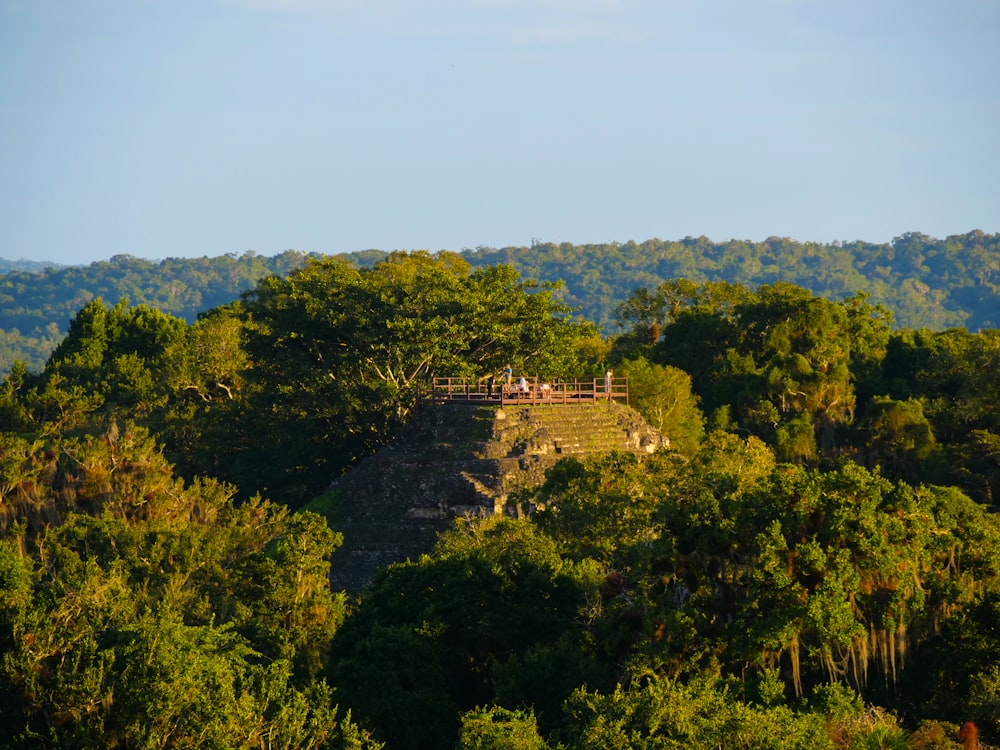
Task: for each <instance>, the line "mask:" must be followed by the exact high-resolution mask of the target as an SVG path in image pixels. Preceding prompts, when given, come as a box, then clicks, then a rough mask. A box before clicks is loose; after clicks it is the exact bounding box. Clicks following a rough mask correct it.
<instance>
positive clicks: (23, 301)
mask: <svg viewBox="0 0 1000 750" xmlns="http://www.w3.org/2000/svg"><path fill="white" fill-rule="evenodd" d="M307 257H308V256H307V255H306V254H304V253H300V252H297V251H294V250H289V251H287V252H284V253H281V254H279V255H276V256H273V257H266V256H262V255H257V254H256V253H253V252H249V253H244V254H242V255H236V254H227V255H221V256H217V257H211V258H209V257H203V258H168V259H166V260H163V261H150V260H144V259H142V258H136V257H134V256H131V255H116V256H114V257H112V258H111V259H110V260H107V261H101V262H99V263H91V264H90V265H86V266H51V265H47V264H46V265H45V267H43V268H36V269H33V270H23V268H22V270H8V271H6V272H5V273H2V274H0V371H6V370H7V369H9V368H10V366H11V364H12V363H13V362H14V361H15V360H20V361H22V362H25V363H26V364H27V365H28V366H29V368H30V369H35V370H37V369H40V368H41V367H42V365H44V363H45V360H46V358H47V357H48V355H49V354H50V353H51V352H52V349H53V348H54V347H55V345H56V344H57V343H58V342H59V341H60V340H61V338H62V337H63V335H65V333H66V330H67V326H68V325H69V321H70V319H71V318H72V317H73V315H74V314H75V313H76V312H77V311H78V310H79V309H80V308H82V307H83V306H84V305H86V304H87V303H88V302H90V301H91V300H93V299H96V298H98V297H101V298H103V299H104V300H106V301H107V302H109V303H110V304H115V303H117V302H118V301H119V300H120V299H122V298H125V299H127V300H128V301H129V302H130V303H131V304H134V305H140V304H141V305H147V306H149V307H153V308H156V309H159V310H162V311H163V312H166V313H170V314H171V315H176V316H177V317H179V318H184V319H185V320H187V321H188V322H189V323H190V322H193V321H194V320H195V318H196V317H197V316H198V313H200V312H204V311H206V310H210V309H212V308H214V307H218V306H219V305H224V304H227V303H229V302H232V301H233V300H234V299H236V298H237V297H239V296H240V294H241V293H242V292H244V291H246V290H247V289H249V288H251V287H252V286H253V285H254V284H256V283H257V281H258V280H259V279H261V278H263V277H265V276H268V275H270V274H278V275H279V276H285V275H287V274H288V272H289V271H291V270H293V269H295V268H299V267H301V266H302V265H303V264H304V263H305V260H306V258H307ZM5 263H7V262H6V261H5ZM12 265H14V266H16V267H19V268H20V267H22V265H23V261H18V262H17V263H14V264H12Z"/></svg>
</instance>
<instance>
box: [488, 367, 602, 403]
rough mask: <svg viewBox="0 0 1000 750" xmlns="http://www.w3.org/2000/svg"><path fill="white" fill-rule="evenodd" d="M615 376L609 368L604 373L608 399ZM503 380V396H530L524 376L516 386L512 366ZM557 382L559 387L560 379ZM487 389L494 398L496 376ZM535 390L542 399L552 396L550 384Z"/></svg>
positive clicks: (543, 384) (491, 378)
mask: <svg viewBox="0 0 1000 750" xmlns="http://www.w3.org/2000/svg"><path fill="white" fill-rule="evenodd" d="M614 375H615V373H614V371H613V370H612V369H611V368H608V370H607V372H605V373H604V392H605V393H606V394H607V395H608V398H610V397H611V386H612V383H613V381H614ZM501 378H502V382H501V385H500V388H501V391H500V393H501V394H506V395H518V396H521V395H522V394H523V395H528V394H530V393H531V390H532V386H531V384H530V383H529V382H528V379H527V378H526V377H525V376H524V375H521V376H520V377H519V378H518V380H517V385H516V386H515V385H514V370H513V368H512V367H511V366H510V365H507V366H506V367H504V368H503V373H502V375H501ZM556 380H557V385H558V378H557V379H556ZM480 382H482V381H480ZM486 387H487V393H488V395H489V397H490V398H493V394H494V392H495V389H496V375H492V374H491V375H490V376H489V377H488V378H487V379H486ZM535 390H536V393H537V395H538V396H540V397H542V398H549V397H550V396H551V395H552V386H551V385H550V384H549V383H539V384H538V385H536V386H535Z"/></svg>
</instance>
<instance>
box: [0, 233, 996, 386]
mask: <svg viewBox="0 0 1000 750" xmlns="http://www.w3.org/2000/svg"><path fill="white" fill-rule="evenodd" d="M459 254H460V255H461V256H462V257H463V258H464V259H465V260H466V261H467V262H468V263H469V264H470V265H472V266H473V267H475V268H480V267H484V266H492V265H498V264H507V265H510V266H512V267H513V268H514V269H516V270H517V271H518V272H519V273H520V274H521V276H522V277H523V278H525V279H535V280H537V281H549V282H555V281H561V282H562V284H563V286H562V287H561V289H560V291H559V296H560V299H561V300H562V301H563V302H564V303H566V304H567V305H569V306H570V307H573V308H577V309H578V310H579V312H580V314H581V315H583V317H585V318H586V319H587V320H590V321H592V322H594V323H596V324H597V326H598V327H599V328H601V329H602V330H603V331H604V333H605V334H606V335H608V334H612V333H614V332H616V330H617V329H616V328H615V327H614V326H615V309H616V308H617V306H618V305H619V303H620V302H621V301H622V300H623V299H624V298H625V297H626V296H627V295H629V294H631V293H632V292H633V291H634V290H635V289H637V288H656V287H657V286H659V285H660V284H663V283H665V282H668V281H671V280H674V279H688V280H691V281H693V282H695V283H705V282H716V281H722V282H728V283H734V284H740V285H744V286H749V287H758V286H761V285H765V284H773V283H775V282H778V281H782V282H786V283H790V284H794V285H796V286H801V287H803V288H805V289H809V290H810V291H812V292H813V294H815V295H816V296H819V297H825V298H827V299H830V300H835V301H836V300H840V299H843V298H844V297H846V296H851V295H854V294H856V293H864V294H867V295H868V296H869V298H870V299H871V301H872V303H873V304H879V305H882V306H884V307H885V308H887V309H889V310H892V311H893V316H894V324H895V325H896V326H897V327H900V328H912V329H923V328H926V329H929V330H933V331H940V330H944V329H947V328H955V327H964V328H966V329H968V330H970V331H978V330H982V329H987V328H997V327H1000V319H998V312H997V311H998V310H1000V235H997V234H989V233H984V232H982V231H979V230H975V231H971V232H968V233H966V234H962V235H952V236H949V237H946V238H944V239H936V238H933V237H929V236H927V235H925V234H921V233H919V232H907V233H905V234H903V235H901V236H899V237H896V238H895V239H894V240H893V241H892V242H891V243H871V242H863V241H854V242H832V243H819V242H800V241H797V240H794V239H790V238H787V237H769V238H767V239H766V240H763V241H760V242H753V241H749V240H735V239H733V240H728V241H724V242H713V241H712V240H710V239H708V238H707V237H685V238H684V239H680V240H660V239H649V240H646V241H644V242H635V241H629V242H624V243H620V242H611V243H603V244H587V245H574V244H571V243H566V242H564V243H547V242H536V243H534V244H532V245H531V246H530V247H505V248H490V247H479V248H476V249H466V250H463V251H461V252H460V253H459ZM388 255H389V253H388V252H383V251H379V250H364V251H359V252H353V253H341V254H338V255H337V257H342V258H345V259H347V260H348V261H349V262H350V263H351V264H353V265H356V266H359V267H364V266H371V265H372V264H373V263H375V262H377V261H379V260H382V259H384V258H385V257H387V256H388ZM314 257H319V256H318V255H317V254H304V253H300V252H296V251H291V250H289V251H287V252H285V253H281V254H279V255H276V256H274V257H273V258H272V257H264V256H260V255H256V254H255V253H252V252H249V253H245V254H243V255H234V254H229V255H223V256H219V257H215V258H191V259H186V258H169V259H167V260H163V261H159V262H153V261H147V260H143V259H140V258H135V257H133V256H128V255H117V256H115V257H113V258H111V259H110V260H109V261H102V262H100V263H93V264H91V265H89V266H68V267H54V268H38V267H37V265H35V266H33V267H31V268H30V270H29V269H27V268H23V267H18V268H16V269H10V270H8V269H6V268H3V266H0V372H3V371H6V370H7V369H8V368H9V367H10V366H11V365H12V364H13V362H14V361H15V360H21V361H23V362H25V363H26V364H27V365H28V366H29V368H30V369H34V370H38V369H40V368H41V366H42V365H43V364H44V362H45V360H46V358H47V357H48V354H49V353H50V352H51V351H52V349H53V348H54V347H55V345H56V344H57V343H58V341H59V339H60V338H61V336H63V335H64V334H65V332H66V328H67V325H68V323H69V320H70V318H71V317H72V315H73V314H74V313H75V312H76V310H78V309H79V308H80V307H81V306H83V305H84V304H86V303H87V302H89V301H90V300H92V299H95V298H97V297H101V298H103V299H105V300H107V301H109V302H111V303H116V302H118V301H119V300H120V299H122V298H127V299H128V300H129V302H131V303H132V304H135V305H148V306H151V307H155V308H157V309H159V310H162V311H163V312H168V313H170V314H172V315H176V316H177V317H180V318H184V319H185V320H187V321H188V322H189V323H190V322H192V321H194V319H195V318H196V317H197V315H198V314H199V313H201V312H205V311H207V310H209V309H212V308H214V307H217V306H219V305H224V304H227V303H229V302H232V301H233V300H235V299H236V298H237V297H238V296H239V295H240V294H241V293H242V292H244V291H246V290H248V289H250V288H251V287H252V286H253V285H254V284H255V283H256V282H257V281H258V280H259V279H261V278H263V277H264V276H266V275H269V274H272V273H274V274H278V275H280V276H284V275H287V274H288V273H289V272H290V271H291V270H293V269H295V268H299V267H301V266H302V264H303V263H304V262H305V261H306V260H307V259H309V258H314Z"/></svg>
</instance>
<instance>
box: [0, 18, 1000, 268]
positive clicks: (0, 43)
mask: <svg viewBox="0 0 1000 750" xmlns="http://www.w3.org/2000/svg"><path fill="white" fill-rule="evenodd" d="M998 167H1000V0H935V1H934V2H928V1H927V0H906V1H903V0H865V1H864V2H862V1H860V0H836V1H835V0H716V1H715V2H697V1H696V0H423V1H422V2H404V1H403V0H0V257H4V258H8V259H18V258H28V259H32V260H50V261H54V262H58V263H88V262H91V261H94V260H100V259H106V258H109V257H111V256H112V255H116V254H119V253H129V254H132V255H137V256H141V257H148V258H165V257H170V256H200V255H220V254H223V253H228V252H236V253H242V252H245V251H248V250H253V251H255V252H257V253H260V254H263V255H272V254H274V253H277V252H281V251H283V250H287V249H297V250H302V251H307V252H308V251H318V252H324V253H336V252H348V251H352V250H362V249H366V248H379V249H382V250H393V249H417V248H425V249H430V250H440V249H449V250H460V249H462V248H464V247H476V246H479V245H488V246H496V247H502V246H506V245H527V244H530V242H531V241H532V239H538V240H542V241H551V242H572V243H580V244H583V243H600V242H609V241H612V240H616V241H620V242H624V241H627V240H636V241H639V242H641V241H642V240H646V239H650V238H652V237H659V238H661V239H677V238H682V237H684V236H686V235H693V236H697V235H702V234H704V235H707V236H708V237H710V238H712V239H713V240H720V241H721V240H726V239H730V238H740V239H750V240H762V239H765V238H766V237H768V236H771V235H779V236H788V237H793V238H795V239H798V240H802V241H806V240H816V241H821V242H829V241H832V240H855V239H862V240H866V241H871V242H887V241H889V240H891V239H892V238H893V237H895V236H898V235H900V234H902V233H904V232H908V231H919V232H924V233H926V234H930V235H933V236H937V237H944V236H947V235H949V234H958V233H964V232H967V231H970V230H972V229H982V230H984V231H987V232H997V231H1000V169H998Z"/></svg>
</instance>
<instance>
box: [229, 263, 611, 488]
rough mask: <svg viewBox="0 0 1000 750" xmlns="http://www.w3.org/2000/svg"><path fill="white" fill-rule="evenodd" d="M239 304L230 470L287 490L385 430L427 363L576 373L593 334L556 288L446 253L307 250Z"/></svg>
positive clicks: (349, 458) (464, 373)
mask: <svg viewBox="0 0 1000 750" xmlns="http://www.w3.org/2000/svg"><path fill="white" fill-rule="evenodd" d="M242 309H243V313H244V316H245V334H246V340H245V346H246V352H247V355H248V357H249V359H250V363H251V366H250V369H249V370H248V371H247V373H246V380H247V388H248V400H247V404H246V407H247V408H246V409H245V413H246V417H247V418H246V419H244V420H242V421H238V422H237V423H236V425H234V426H235V427H236V428H237V430H241V432H239V433H238V436H237V437H236V438H235V440H234V441H233V444H232V445H231V446H228V448H230V449H231V450H232V451H234V452H235V453H234V456H233V461H234V463H233V467H232V476H233V478H234V479H236V480H238V483H239V484H240V486H241V488H243V489H244V490H247V489H262V490H267V491H269V494H271V495H272V496H276V497H279V498H280V499H283V500H286V501H292V502H295V501H297V500H299V499H301V498H303V497H308V496H309V494H311V493H315V492H316V491H317V490H319V489H321V488H322V486H323V485H324V484H325V483H327V482H329V481H330V480H331V479H332V478H333V477H335V476H336V475H337V473H338V472H339V471H341V470H342V469H343V468H344V467H345V466H347V465H349V464H350V463H351V462H353V461H355V460H356V459H358V458H359V457H361V456H364V455H366V454H368V453H370V452H371V451H372V449H373V448H374V447H375V446H377V445H379V444H380V443H382V442H384V441H385V440H386V439H387V438H388V437H389V436H390V435H391V434H392V433H393V431H394V429H395V428H396V427H397V426H398V425H400V424H402V423H403V422H404V421H405V420H406V419H407V417H408V415H409V413H410V411H411V410H412V409H413V407H414V404H415V399H416V397H417V386H418V384H423V383H425V382H426V380H427V379H428V378H429V377H430V376H433V375H438V376H455V377H477V376H485V375H487V374H489V373H498V372H500V371H501V370H502V368H503V367H504V365H505V364H506V363H508V362H509V363H511V364H512V365H514V366H515V367H516V368H517V369H518V370H521V371H525V370H528V371H532V372H535V373H538V374H539V375H541V376H545V377H555V376H563V377H566V376H570V375H575V374H577V373H576V369H577V367H578V366H579V364H578V356H577V352H578V344H579V343H581V342H582V341H583V340H584V339H586V338H587V337H588V336H590V335H592V333H593V328H592V326H590V325H589V324H585V323H582V322H580V321H577V320H574V319H572V318H571V317H570V316H569V311H568V310H567V309H566V307H565V306H564V305H563V304H562V303H560V302H559V301H558V300H557V299H556V298H555V297H554V296H553V294H552V289H551V288H549V287H547V286H544V285H543V286H537V285H535V284H532V283H529V282H524V281H521V280H520V279H519V278H518V275H517V273H516V272H515V271H513V269H511V268H510V267H508V266H492V267H489V268H484V269H482V270H480V271H476V272H474V273H473V272H472V271H471V269H470V267H469V266H468V264H466V263H465V261H463V260H461V259H460V258H459V257H458V256H455V255H451V254H447V253H443V254H440V255H437V256H432V255H430V254H429V253H413V254H403V253H399V254H393V255H390V256H388V257H387V258H386V259H385V260H384V261H382V262H380V263H377V264H375V265H374V266H372V267H371V268H356V267H354V266H351V265H349V264H348V263H347V262H345V261H343V260H337V259H328V260H322V261H316V262H313V263H309V264H307V265H306V266H305V267H304V268H303V269H301V270H299V271H296V272H294V273H292V274H290V275H289V276H288V277H287V278H279V277H277V276H272V277H269V278H267V279H265V280H263V281H262V282H261V283H260V284H259V285H258V286H257V288H256V289H254V290H253V291H251V292H250V293H248V294H247V295H246V296H245V298H244V300H243V307H242ZM261 435H268V436H269V439H268V440H267V441H266V442H263V441H261V440H260V439H259V438H260V436H261Z"/></svg>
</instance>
